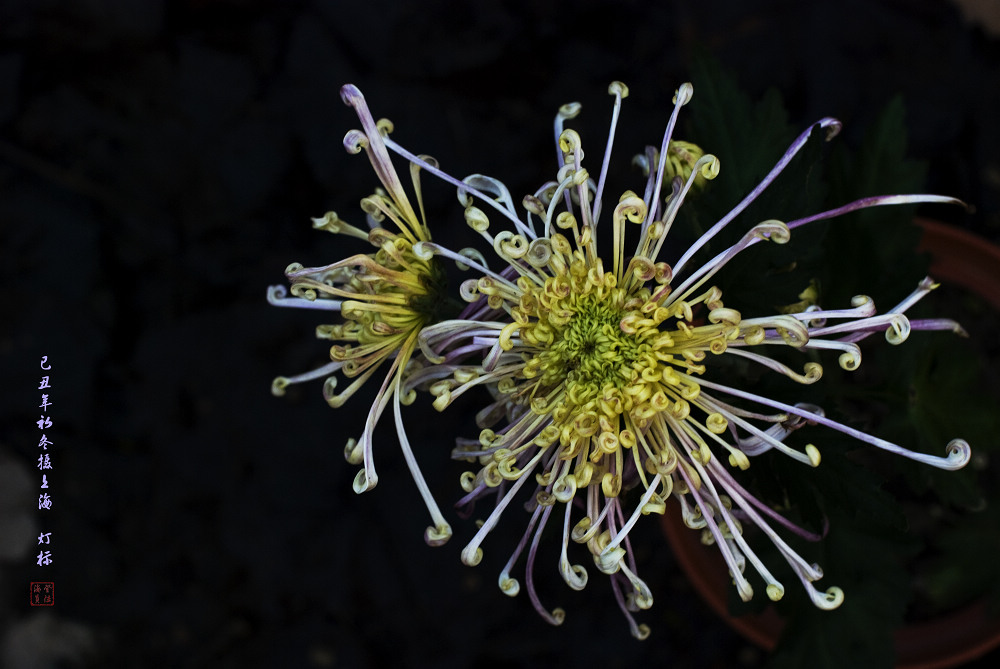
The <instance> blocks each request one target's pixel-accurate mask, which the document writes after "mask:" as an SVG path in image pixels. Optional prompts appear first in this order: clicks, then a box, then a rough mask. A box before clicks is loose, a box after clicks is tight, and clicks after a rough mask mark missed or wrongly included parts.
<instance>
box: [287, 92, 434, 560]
mask: <svg viewBox="0 0 1000 669" xmlns="http://www.w3.org/2000/svg"><path fill="white" fill-rule="evenodd" d="M341 98H342V99H343V100H344V103H345V104H347V105H349V106H351V107H353V108H354V110H355V111H356V112H357V114H358V118H359V119H360V120H361V125H362V128H363V129H362V130H352V131H350V132H348V133H347V135H346V136H345V137H344V147H345V148H346V149H347V151H348V152H350V153H360V152H361V151H362V150H364V151H365V152H366V153H367V154H368V158H369V160H370V161H371V164H372V167H374V168H375V173H376V174H377V175H378V178H379V181H381V182H382V186H383V188H384V190H383V189H378V190H377V191H376V192H375V193H374V194H372V195H370V196H368V197H366V198H364V199H363V200H362V201H361V208H362V210H363V211H364V212H365V213H366V214H367V218H368V227H369V230H368V231H367V232H366V231H364V230H362V229H359V228H357V227H354V226H352V225H349V224H347V223H345V222H344V221H342V220H341V219H340V218H339V217H338V216H337V214H336V213H334V212H330V213H328V214H326V216H324V217H323V218H317V219H313V223H314V227H316V228H319V229H323V230H327V231H329V232H333V233H336V234H342V235H347V236H349V237H356V238H358V239H362V240H366V241H368V242H369V243H370V244H371V245H372V246H374V247H375V248H376V249H377V251H375V252H374V253H368V254H358V255H354V256H351V257H349V258H345V259H343V260H340V261H338V262H335V263H332V264H330V265H326V266H324V267H303V266H302V265H300V264H298V263H292V264H291V265H289V266H288V268H287V269H286V270H285V275H286V276H287V277H288V281H289V283H290V284H291V293H292V296H291V297H289V296H288V291H286V290H285V288H284V287H283V286H271V287H270V288H269V289H268V301H269V302H270V303H271V304H273V305H275V306H286V307H297V308H305V309H320V310H326V311H334V312H339V314H340V322H338V323H335V324H332V325H320V326H318V327H317V328H316V336H317V338H319V339H328V340H331V341H334V342H336V343H335V344H334V345H333V346H331V348H330V359H331V361H330V362H329V363H327V364H325V365H323V366H322V367H319V368H317V369H315V370H312V371H310V372H306V373H304V374H301V375H298V376H293V377H285V376H279V377H278V378H276V379H275V380H274V383H273V385H272V392H273V393H274V394H275V395H283V394H284V392H285V388H286V387H287V386H288V385H290V384H293V383H300V382H303V381H309V380H313V379H320V378H323V379H325V382H324V385H323V395H324V397H325V398H326V401H327V403H329V405H330V406H331V407H334V408H337V407H340V406H341V405H342V404H344V403H345V402H346V401H347V400H348V399H349V398H350V397H351V396H352V395H353V394H354V393H355V392H356V391H357V390H358V389H359V388H360V387H361V386H362V385H364V383H365V382H366V381H368V379H369V378H371V377H372V376H373V375H374V374H375V373H376V372H377V371H378V370H379V369H380V368H381V367H383V365H384V364H386V363H388V365H389V369H388V371H387V372H386V373H385V377H384V378H383V381H382V385H381V387H380V388H379V391H378V394H377V395H376V397H375V401H374V403H373V405H372V407H371V410H370V411H369V412H368V419H367V421H366V422H365V427H364V431H363V432H362V434H361V439H360V440H355V439H350V440H348V442H347V447H346V448H345V456H346V457H347V460H348V461H349V462H350V463H351V464H362V463H363V465H364V466H363V468H362V469H361V470H360V471H359V472H358V475H357V477H356V478H355V480H354V490H355V492H358V493H361V492H364V491H366V490H370V489H371V488H373V487H375V484H376V483H378V476H377V475H376V473H375V464H374V459H373V456H372V434H373V431H374V429H375V425H376V423H377V422H378V420H379V418H380V417H381V415H382V413H383V412H384V411H385V409H386V407H387V406H388V404H389V403H390V402H392V405H393V415H394V417H395V421H396V431H397V434H398V437H399V442H400V446H401V447H402V449H403V455H404V457H405V459H406V463H407V465H408V466H409V468H410V471H411V473H412V475H413V478H414V480H415V482H416V484H417V487H418V488H419V490H420V494H421V495H422V497H423V498H424V502H425V503H426V505H427V509H428V510H429V511H430V514H431V517H432V519H433V522H434V525H433V526H432V527H428V528H427V531H426V533H425V539H426V540H427V542H428V543H429V544H432V545H438V544H442V543H444V542H445V541H447V540H448V538H449V537H450V536H451V527H450V526H449V524H448V522H447V521H446V520H445V519H444V516H443V515H442V514H441V512H440V510H439V509H438V506H437V504H436V503H435V501H434V499H433V497H432V495H431V493H430V491H429V490H428V488H427V485H426V483H425V482H424V478H423V475H422V474H421V472H420V469H419V467H418V466H417V463H416V459H415V458H414V456H413V452H412V450H411V448H410V445H409V440H408V439H407V437H406V432H405V430H404V428H403V422H402V416H401V413H400V405H401V404H410V403H411V402H413V399H414V396H415V392H414V391H413V390H406V391H404V388H403V379H404V378H405V376H406V374H407V373H409V372H410V371H412V369H411V368H412V367H416V366H417V365H416V364H415V363H414V358H415V354H417V355H419V352H418V350H417V336H418V335H419V334H420V332H421V330H422V329H423V328H425V327H426V326H428V325H429V324H431V323H435V322H437V321H439V320H441V318H442V316H441V307H442V305H443V304H445V302H446V301H445V299H444V295H443V292H444V278H445V277H444V271H443V268H442V267H441V264H440V261H439V260H438V259H436V258H434V257H433V256H430V255H427V254H421V253H418V251H417V249H418V248H419V244H421V243H422V242H428V241H430V239H431V235H430V231H429V230H428V228H427V224H426V218H425V216H424V210H423V202H422V198H421V190H420V175H419V172H420V165H435V163H434V160H433V159H432V158H431V157H429V156H420V158H419V164H418V163H416V162H411V163H410V175H411V177H412V181H413V190H414V192H415V193H416V208H414V206H413V205H412V204H411V202H410V199H409V197H408V196H407V194H406V191H405V190H404V189H403V185H402V183H401V182H400V180H399V176H398V175H397V174H396V170H395V168H394V167H393V165H392V161H391V159H390V157H389V152H388V151H387V150H386V146H385V140H386V138H387V135H388V133H389V132H391V131H392V123H391V122H390V121H389V120H388V119H381V120H379V121H377V122H376V121H375V120H374V119H373V118H372V115H371V112H369V110H368V105H367V104H366V103H365V99H364V96H362V95H361V91H359V90H358V89H357V88H356V87H355V86H353V85H351V84H348V85H346V86H344V87H343V88H342V89H341ZM418 212H419V215H418ZM338 373H340V374H343V375H344V376H345V377H347V378H348V379H351V383H350V385H348V386H347V388H345V389H344V390H342V391H339V392H338V391H337V374H338Z"/></svg>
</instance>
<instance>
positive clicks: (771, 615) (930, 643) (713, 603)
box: [663, 219, 1000, 669]
mask: <svg viewBox="0 0 1000 669" xmlns="http://www.w3.org/2000/svg"><path fill="white" fill-rule="evenodd" d="M916 223H917V224H918V225H920V226H921V227H922V228H923V229H924V235H923V239H922V241H921V244H920V250H922V251H927V252H928V253H930V254H931V269H930V273H931V276H932V277H933V278H934V279H935V280H938V281H942V282H946V283H948V284H951V285H955V286H960V287H962V288H964V289H967V290H969V291H970V292H973V293H975V294H977V295H979V296H980V297H982V298H983V299H985V300H986V301H987V302H988V303H989V304H991V305H992V306H993V307H994V308H996V309H998V310H1000V247H998V246H996V245H994V244H991V243H990V242H987V241H985V240H983V239H981V238H980V237H977V236H976V235H973V234H971V233H968V232H965V231H964V230H959V229H956V228H954V227H951V226H948V225H944V224H942V223H938V222H936V221H930V220H926V219H917V220H916ZM663 530H664V533H665V534H666V536H667V540H668V542H669V543H670V545H671V547H672V549H673V551H674V554H675V556H676V558H677V561H678V563H679V564H680V565H681V568H682V569H683V570H684V572H685V574H686V575H687V577H688V579H689V581H690V582H691V584H692V585H693V586H694V588H695V590H697V591H698V593H699V595H701V597H702V598H703V599H704V600H705V602H706V603H707V604H708V606H709V607H710V608H711V609H712V610H713V611H714V612H715V613H716V614H717V615H718V616H720V617H721V618H723V619H724V620H725V621H726V623H727V624H728V625H729V626H730V627H731V628H733V629H734V630H735V631H736V632H738V633H739V634H740V635H742V636H743V637H744V638H745V639H747V640H748V641H750V642H752V643H754V644H755V645H757V646H759V647H760V648H763V649H764V650H768V651H770V650H773V649H774V647H775V646H776V645H777V643H778V639H779V638H780V636H781V632H782V630H783V629H784V627H785V621H784V620H783V619H782V618H781V617H780V616H779V615H778V613H777V610H776V609H775V607H773V606H769V607H768V608H767V609H765V610H764V612H763V613H759V614H749V615H745V616H740V617H733V616H730V614H729V607H728V599H729V591H730V589H731V588H733V585H732V581H731V579H730V577H729V572H728V569H727V567H726V564H725V562H724V561H723V559H722V556H721V555H720V554H719V551H718V549H717V548H716V547H715V546H703V545H702V544H701V541H700V536H701V533H700V532H697V531H694V530H691V529H689V528H687V527H686V526H685V525H684V522H683V520H682V519H681V513H680V508H679V506H678V505H677V504H668V508H667V512H666V513H665V514H664V516H663ZM894 642H895V647H896V658H897V664H896V666H897V668H898V669H946V668H948V667H957V666H960V665H961V664H963V663H965V662H969V661H971V660H974V659H975V658H977V657H980V656H981V655H983V654H985V653H987V652H988V651H990V650H992V649H994V648H996V647H998V646H1000V618H997V617H995V616H992V617H991V616H990V615H989V614H988V612H987V607H986V605H985V603H983V602H977V603H973V604H970V605H968V606H965V607H964V608H961V609H959V610H957V611H954V612H952V613H950V614H948V615H945V616H942V617H940V618H938V619H934V620H931V621H928V622H920V623H914V624H909V625H907V626H906V627H904V628H902V629H899V630H897V631H896V633H895V635H894Z"/></svg>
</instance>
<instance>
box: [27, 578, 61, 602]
mask: <svg viewBox="0 0 1000 669" xmlns="http://www.w3.org/2000/svg"><path fill="white" fill-rule="evenodd" d="M30 602H31V605H32V606H53V605H55V603H56V584H55V583H53V582H52V581H32V582H31V598H30Z"/></svg>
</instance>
